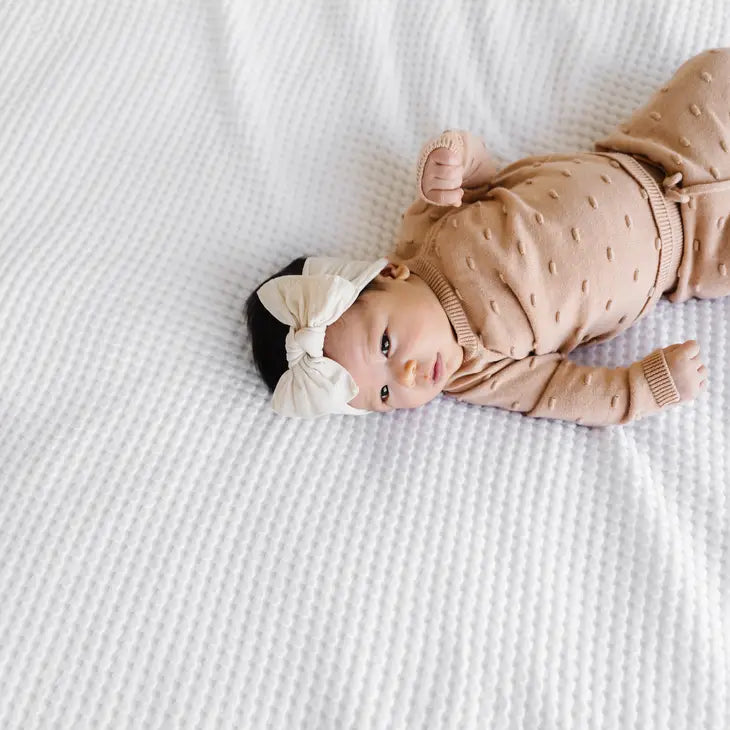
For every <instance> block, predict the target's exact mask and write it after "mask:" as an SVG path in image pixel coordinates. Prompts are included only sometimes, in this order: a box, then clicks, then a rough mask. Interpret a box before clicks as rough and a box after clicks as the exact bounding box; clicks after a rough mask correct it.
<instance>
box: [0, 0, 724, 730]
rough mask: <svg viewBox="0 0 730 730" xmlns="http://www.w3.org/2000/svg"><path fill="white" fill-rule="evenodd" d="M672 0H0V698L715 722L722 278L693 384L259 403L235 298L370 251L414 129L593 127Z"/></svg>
mask: <svg viewBox="0 0 730 730" xmlns="http://www.w3.org/2000/svg"><path fill="white" fill-rule="evenodd" d="M729 41H730V6H728V4H727V3H725V2H720V1H719V0H717V1H714V2H711V1H709V0H708V1H707V2H692V3H688V2H686V1H685V0H666V2H659V1H658V0H657V1H656V2H649V1H646V2H637V1H636V0H621V1H620V2H606V3H593V2H590V3H589V2H567V0H566V1H564V2H537V1H536V2H514V3H513V2H509V3H506V2H500V1H499V0H489V1H486V2H473V3H470V2H455V1H454V0H442V1H440V2H437V3H431V2H428V3H426V2H423V3H421V2H418V3H417V2H412V3H404V2H395V0H393V1H392V2H388V1H387V0H382V1H380V2H375V1H370V0H368V1H367V2H363V0H349V1H347V2H345V1H341V2H320V3H316V2H292V3H270V2H268V0H248V1H246V2H224V1H223V0H220V1H218V2H216V1H214V0H208V1H207V2H206V1H205V0H154V1H153V0H126V1H124V2H120V1H119V0H115V1H114V2H112V0H65V2H63V3H58V2H51V1H50V0H48V1H47V2H44V1H43V0H22V1H21V0H6V1H5V2H3V3H0V727H2V728H4V729H6V730H10V729H18V730H21V729H22V730H29V729H30V728H43V729H46V728H48V729H50V728H53V729H54V730H55V729H56V728H69V729H70V728H73V729H74V730H78V729H79V728H90V729H93V730H101V729H102V728H114V729H117V728H135V729H136V728H243V729H245V730H249V729H250V730H279V729H284V728H286V729H287V730H289V729H291V728H312V729H314V728H316V729H320V728H332V729H336V730H341V729H343V728H398V729H400V728H409V729H410V728H459V730H471V729H472V728H474V729H476V728H486V727H489V728H542V729H543V730H546V729H548V728H561V729H564V728H589V727H590V728H621V729H622V730H624V729H626V728H642V729H645V728H676V729H677V730H679V729H684V728H687V729H690V728H691V729H692V730H697V729H698V728H707V729H708V730H710V729H712V730H723V729H725V728H727V727H728V726H729V725H730V722H729V720H728V718H729V716H730V706H729V703H728V696H729V694H730V693H729V687H728V681H729V672H728V659H729V657H730V640H729V638H728V636H729V632H730V620H729V611H730V609H729V605H730V603H729V601H728V597H729V590H728V587H729V585H730V555H729V551H730V549H729V547H728V546H729V543H730V540H729V537H730V529H729V528H728V507H727V497H728V493H729V491H730V486H729V482H730V463H729V459H728V447H729V445H730V376H729V375H728V364H729V363H730V298H728V299H724V300H715V301H699V300H691V301H689V302H687V303H685V304H682V305H677V306H673V305H671V304H670V303H669V302H667V301H666V300H665V301H662V302H660V304H659V306H658V307H657V309H656V310H655V311H654V312H653V313H652V314H651V315H650V316H649V317H648V318H646V319H643V320H641V321H640V322H639V323H638V324H637V325H636V326H635V327H633V328H632V329H631V330H629V331H628V332H626V333H625V334H624V335H623V336H621V337H619V338H618V339H616V340H614V341H612V342H609V343H606V344H603V345H599V346H593V347H589V348H585V349H579V350H577V351H576V352H575V353H574V356H575V358H576V359H578V360H579V361H581V362H584V363H593V364H610V365H619V364H628V363H630V362H632V361H634V360H636V359H638V358H639V357H642V356H644V355H645V354H648V353H649V352H650V351H651V350H652V349H654V348H656V347H659V346H665V345H668V344H671V343H673V342H682V341H684V340H686V339H690V338H695V339H697V340H698V341H699V342H700V343H701V346H702V350H703V353H704V357H705V362H706V363H707V365H708V367H709V372H710V386H709V389H708V390H707V392H705V393H703V394H702V395H701V396H700V397H699V399H698V400H697V401H696V402H695V403H693V404H686V405H684V404H683V405H681V406H677V407H674V408H670V409H667V410H666V411H665V412H663V413H662V414H661V415H657V416H654V417H651V418H648V419H645V420H642V421H640V422H637V423H635V424H631V425H628V426H625V427H618V428H612V429H588V428H584V427H580V426H576V425H572V424H568V423H562V422H558V421H547V420H538V419H529V418H526V417H523V416H521V415H519V414H515V413H509V412H505V411H499V410H496V409H487V408H479V407H476V406H469V405H465V404H459V403H456V402H455V401H452V400H447V399H444V398H440V399H437V400H435V401H433V402H432V403H430V404H429V405H428V406H426V407H424V408H422V409H419V410H416V411H413V412H401V413H397V414H396V415H393V416H390V417H380V416H377V415H372V416H368V417H365V418H342V417H332V418H328V419H324V420H320V421H316V422H312V421H310V422H299V421H293V420H286V419H282V418H279V417H277V416H275V415H274V414H273V413H272V412H271V411H270V409H269V396H268V394H267V392H266V390H265V388H264V386H263V384H262V383H261V382H260V381H259V380H258V378H257V376H256V374H255V372H254V369H253V365H252V359H251V352H250V347H249V345H248V343H247V341H246V335H245V328H244V324H243V319H242V316H241V309H242V305H243V302H244V300H245V297H246V296H247V295H248V294H249V293H250V292H251V291H252V289H253V288H254V287H255V285H256V284H258V283H259V282H261V281H262V280H263V279H264V278H266V277H267V276H269V275H271V274H272V273H273V272H274V271H276V270H278V269H279V268H281V267H282V266H284V265H285V264H286V263H288V262H289V261H290V260H291V259H293V258H295V257H297V256H300V255H312V254H317V255H351V256H353V257H355V258H370V257H376V256H379V255H383V254H386V253H387V252H388V251H389V250H390V247H391V245H392V241H393V234H394V231H395V228H396V225H397V223H398V221H399V216H400V213H401V212H402V210H403V209H404V208H405V207H406V206H407V205H408V204H409V203H410V202H411V200H412V198H413V196H414V194H415V188H414V168H415V162H416V156H417V153H418V150H419V148H420V145H421V144H422V143H423V142H424V141H425V140H426V139H427V138H429V137H430V136H432V135H434V134H438V133H439V132H441V131H442V130H443V129H445V128H448V127H463V128H467V129H470V130H473V131H475V132H477V133H479V134H481V135H483V136H484V138H485V139H486V140H487V141H488V144H489V146H490V147H491V149H492V150H493V151H494V154H495V155H496V156H497V158H498V160H499V161H500V163H501V164H506V163H508V162H510V161H512V160H514V159H517V158H519V157H522V156H524V155H527V154H541V153H549V152H558V151H563V150H574V149H575V150H579V149H580V150H583V149H590V145H591V142H592V141H593V140H594V139H597V138H598V137H599V136H600V135H602V134H604V133H605V132H607V131H608V130H609V129H610V128H612V127H613V126H614V125H615V124H616V123H618V122H619V121H620V120H621V119H622V118H624V117H626V116H627V115H628V114H629V113H630V111H631V110H632V109H633V108H634V107H636V106H637V105H639V104H642V103H643V102H644V101H645V100H646V98H647V97H648V95H649V94H650V93H651V92H652V91H653V90H654V89H655V88H656V87H657V86H658V85H659V84H660V83H661V82H662V81H663V80H664V79H666V78H668V77H669V76H670V75H671V74H672V73H673V71H674V69H675V68H676V67H677V66H678V65H679V64H680V63H681V62H682V61H684V60H685V59H686V58H688V57H689V56H691V55H693V54H694V53H697V52H699V51H701V50H704V49H705V48H710V47H716V46H721V45H728V44H729Z"/></svg>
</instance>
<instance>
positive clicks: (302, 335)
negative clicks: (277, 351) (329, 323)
mask: <svg viewBox="0 0 730 730" xmlns="http://www.w3.org/2000/svg"><path fill="white" fill-rule="evenodd" d="M325 329H326V328H325V327H307V326H304V327H300V328H299V329H298V330H293V331H292V330H290V331H289V334H288V335H287V336H286V361H287V363H288V364H289V367H291V366H292V365H296V364H297V363H298V362H299V360H300V359H301V358H302V357H303V356H304V355H309V357H322V355H323V353H324V333H325Z"/></svg>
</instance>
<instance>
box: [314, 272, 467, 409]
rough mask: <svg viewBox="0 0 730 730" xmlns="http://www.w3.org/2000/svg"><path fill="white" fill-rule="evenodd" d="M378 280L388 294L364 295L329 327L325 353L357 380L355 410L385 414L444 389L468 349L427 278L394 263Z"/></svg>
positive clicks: (368, 293)
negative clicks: (360, 409)
mask: <svg viewBox="0 0 730 730" xmlns="http://www.w3.org/2000/svg"><path fill="white" fill-rule="evenodd" d="M378 281H379V282H381V283H382V284H383V285H384V290H383V291H379V290H371V291H366V292H364V293H363V294H362V295H361V296H360V297H359V298H358V300H357V301H356V302H355V303H354V304H353V305H352V306H351V307H350V308H349V309H348V310H347V311H346V312H345V313H344V314H343V315H342V316H341V317H340V318H339V319H338V320H337V321H335V322H333V323H332V324H331V325H329V327H327V329H326V331H325V339H324V354H325V356H326V357H329V358H331V359H333V360H335V361H336V362H338V363H339V364H340V365H342V366H343V367H344V368H345V369H346V370H347V371H348V372H349V373H350V375H352V377H353V378H354V379H355V382H356V383H357V386H358V388H359V392H358V394H357V395H356V396H355V397H354V398H353V399H352V400H351V401H350V405H351V406H353V407H355V408H362V409H365V410H370V411H381V412H389V411H392V410H395V409H396V408H416V407H417V406H421V405H423V404H424V403H428V401H430V400H432V399H433V398H435V397H436V396H437V395H438V394H439V393H440V392H441V391H442V390H443V387H444V385H445V384H446V383H447V381H448V380H449V378H450V377H451V376H452V375H453V374H454V373H455V372H456V371H457V370H458V369H459V367H460V366H461V363H462V360H463V357H464V351H463V349H462V347H461V345H459V343H458V342H457V340H456V334H455V332H454V330H453V328H452V326H451V322H450V321H449V318H448V317H447V316H446V312H445V311H444V308H443V307H442V306H441V303H440V302H439V300H438V297H437V296H436V295H435V294H434V293H433V291H431V288H430V287H429V286H428V284H426V282H425V281H423V279H421V278H420V277H418V276H416V275H415V274H411V273H410V271H409V269H408V267H407V266H404V265H402V264H401V265H395V264H389V265H388V266H387V267H386V268H385V269H383V272H382V273H381V274H380V275H379V276H378ZM439 356H440V357H439ZM437 358H438V359H439V360H440V364H439V373H438V374H437V379H436V380H435V381H434V379H433V376H434V366H435V365H436V361H437Z"/></svg>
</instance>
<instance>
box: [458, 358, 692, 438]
mask: <svg viewBox="0 0 730 730" xmlns="http://www.w3.org/2000/svg"><path fill="white" fill-rule="evenodd" d="M446 394H447V395H454V396H455V397H456V398H458V399H459V400H463V401H466V402H468V403H476V404H478V405H488V406H496V407H498V408H505V409H508V410H513V411H521V412H523V413H524V414H525V415H527V416H533V417H536V418H554V419H559V420H565V421H572V422H574V423H580V424H581V425H584V426H611V425H619V424H625V423H629V422H630V421H635V420H638V419H639V418H641V417H643V416H647V415H649V414H652V413H656V412H658V411H659V410H661V409H662V408H663V407H664V406H665V405H667V404H669V403H677V402H679V400H680V398H679V393H678V391H677V388H676V386H675V383H674V380H673V379H672V375H671V372H670V370H669V366H668V364H667V361H666V358H665V357H664V352H663V349H659V350H655V351H654V352H652V353H651V354H650V355H647V356H646V357H645V358H643V359H641V360H637V361H636V362H634V363H632V364H631V365H629V366H628V367H617V368H609V367H593V366H588V365H580V364H578V363H576V362H574V361H572V360H570V359H568V358H567V357H565V355H562V354H561V353H557V352H553V353H547V354H544V355H534V356H532V357H526V358H523V359H521V360H512V359H510V358H505V359H504V360H500V361H498V362H494V363H492V364H491V365H490V366H489V368H488V369H487V370H485V373H484V377H471V378H469V382H468V383H465V384H461V385H460V384H459V381H456V382H455V383H454V385H453V387H451V388H449V390H448V391H447V393H446Z"/></svg>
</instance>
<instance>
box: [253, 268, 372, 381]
mask: <svg viewBox="0 0 730 730" xmlns="http://www.w3.org/2000/svg"><path fill="white" fill-rule="evenodd" d="M305 261H306V257H304V256H302V257H300V258H298V259H294V261H292V262H291V263H290V264H288V265H287V266H285V267H284V268H283V269H282V270H281V271H279V272H277V273H276V274H274V275H273V276H270V277H269V278H268V279H266V281H262V282H261V283H260V284H259V285H258V286H257V287H256V289H255V290H254V291H253V292H252V293H251V294H250V295H249V297H248V299H247V300H246V305H245V313H246V325H247V326H248V335H249V337H250V338H251V349H252V350H253V361H254V364H255V365H256V369H257V370H258V371H259V374H260V375H261V377H262V378H263V381H264V383H266V387H267V388H268V389H269V391H270V392H271V393H273V392H274V389H275V388H276V384H277V383H278V382H279V378H280V377H281V376H282V375H283V374H284V373H285V372H286V369H287V367H288V366H287V362H286V344H285V342H286V336H287V334H288V333H289V325H288V324H284V323H283V322H279V320H278V319H277V318H276V317H274V315H273V314H271V312H269V310H268V309H266V307H264V305H263V304H262V302H261V300H260V299H259V298H258V296H257V294H256V292H257V291H258V290H259V289H260V288H261V287H262V286H263V285H264V284H265V283H266V282H267V281H271V280H272V279H275V278H276V277H278V276H292V275H300V274H301V273H302V271H303V270H304V262H305ZM380 288H381V287H380V285H379V282H378V281H377V280H376V279H373V280H372V281H371V282H370V283H369V284H368V285H367V286H366V287H365V288H364V289H363V290H362V291H361V292H360V294H359V295H358V299H359V298H360V296H362V295H363V293H364V292H366V291H368V290H369V289H380Z"/></svg>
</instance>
